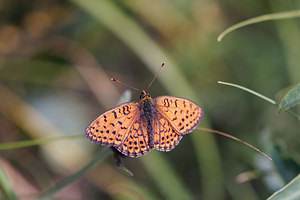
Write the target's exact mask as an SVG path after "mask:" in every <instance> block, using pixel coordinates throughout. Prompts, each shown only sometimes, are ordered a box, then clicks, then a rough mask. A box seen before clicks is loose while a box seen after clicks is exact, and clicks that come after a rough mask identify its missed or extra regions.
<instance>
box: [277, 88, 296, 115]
mask: <svg viewBox="0 0 300 200" xmlns="http://www.w3.org/2000/svg"><path fill="white" fill-rule="evenodd" d="M299 103H300V84H298V85H296V86H295V87H293V88H292V89H291V90H289V91H288V93H286V95H285V96H284V97H283V99H282V100H281V102H280V103H279V112H281V111H283V110H288V109H290V108H291V107H293V106H295V105H297V104H299Z"/></svg>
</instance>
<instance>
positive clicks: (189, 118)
mask: <svg viewBox="0 0 300 200" xmlns="http://www.w3.org/2000/svg"><path fill="white" fill-rule="evenodd" d="M154 101H155V108H156V110H157V111H158V112H159V114H161V115H162V116H163V117H164V118H165V119H166V120H167V121H168V122H169V123H170V125H171V126H172V127H173V129H174V131H175V132H176V133H178V134H179V135H184V134H187V133H190V132H192V131H193V130H194V129H195V128H196V127H197V126H198V124H199V122H200V120H201V118H202V117H203V114H204V112H203V110H202V109H201V108H200V107H199V106H198V105H197V104H196V103H194V102H192V101H190V100H188V99H184V98H180V97H172V96H160V97H157V98H155V99H154Z"/></svg>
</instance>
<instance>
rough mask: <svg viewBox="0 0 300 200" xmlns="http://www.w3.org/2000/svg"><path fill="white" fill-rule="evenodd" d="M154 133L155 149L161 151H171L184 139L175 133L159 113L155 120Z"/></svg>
mask: <svg viewBox="0 0 300 200" xmlns="http://www.w3.org/2000/svg"><path fill="white" fill-rule="evenodd" d="M153 131H154V148H155V149H157V150H160V151H171V150H172V149H174V148H175V146H176V145H177V144H178V143H179V142H180V140H181V138H182V136H181V135H179V134H177V133H176V132H175V130H174V129H173V127H172V126H171V124H170V123H169V121H168V120H167V119H166V118H165V117H163V116H162V115H161V114H159V113H158V114H157V118H156V119H155V120H154V123H153Z"/></svg>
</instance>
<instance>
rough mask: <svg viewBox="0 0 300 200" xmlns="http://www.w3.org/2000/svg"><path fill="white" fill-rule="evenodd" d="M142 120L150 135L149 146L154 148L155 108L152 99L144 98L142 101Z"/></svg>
mask: <svg viewBox="0 0 300 200" xmlns="http://www.w3.org/2000/svg"><path fill="white" fill-rule="evenodd" d="M140 105H141V108H140V109H141V111H142V112H141V119H142V120H144V121H145V122H146V123H145V124H146V125H147V127H146V129H147V133H148V135H149V146H150V148H151V149H153V148H154V134H153V119H154V116H155V109H154V106H153V100H152V98H151V97H150V98H144V99H142V100H141V104H140Z"/></svg>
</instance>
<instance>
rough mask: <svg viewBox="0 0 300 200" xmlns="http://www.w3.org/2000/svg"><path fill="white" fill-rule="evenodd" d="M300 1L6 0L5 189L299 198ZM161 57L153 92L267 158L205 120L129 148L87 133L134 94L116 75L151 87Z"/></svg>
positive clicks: (93, 195) (1, 72)
mask: <svg viewBox="0 0 300 200" xmlns="http://www.w3.org/2000/svg"><path fill="white" fill-rule="evenodd" d="M299 7H300V4H299V3H298V2H296V1H258V0H251V1H250V0H246V1H196V0H188V1H162V0H151V1H141V0H131V1H120V0H115V1H112V0H102V1H99V0H84V1H83V0H70V1H8V0H6V1H2V2H1V3H0V12H1V17H0V199H54V198H57V199H213V200H223V199H226V200H227V199H247V200H256V199H267V198H269V199H271V200H274V199H276V200H277V199H293V198H294V199H299V198H300V197H299V196H300V194H299V189H298V188H299V182H300V181H299V180H300V178H299V176H297V175H298V174H299V172H300V155H299V153H298V152H299V150H300V140H299V134H300V133H299V119H300V117H299V106H297V104H298V103H299V102H300V93H299V88H300V86H299V82H300V68H299V63H300V56H299V54H300V37H299V35H300V27H299V18H298V17H299V16H300V10H299V9H297V8H299ZM221 33H223V34H221ZM164 61H165V62H166V66H165V67H164V68H163V69H162V71H161V72H160V74H159V76H158V79H157V80H156V81H155V82H154V83H153V85H152V86H151V88H150V90H149V92H150V93H151V95H152V97H156V96H160V95H172V96H178V97H185V98H188V99H191V100H192V101H194V102H197V103H198V104H199V105H200V106H201V107H202V108H203V110H204V112H205V115H204V118H203V119H202V121H201V123H200V126H201V127H205V128H211V129H215V130H219V131H222V132H226V133H229V134H231V135H233V136H235V137H238V138H240V139H242V140H244V141H247V142H248V143H250V144H252V145H254V146H256V147H258V148H259V149H261V150H263V151H264V152H266V153H267V154H268V155H269V156H270V157H272V159H273V161H270V160H268V159H267V158H266V157H263V156H262V155H260V154H258V153H257V152H256V151H253V150H251V149H250V148H248V147H246V146H245V145H241V144H240V143H237V142H233V141H231V140H228V139H227V138H224V137H220V136H218V135H215V134H212V133H206V132H203V131H199V130H195V131H193V132H192V133H190V134H188V135H186V136H184V137H183V139H182V141H181V142H180V143H179V145H178V146H177V147H176V148H175V149H174V150H173V151H171V152H167V153H166V152H159V151H152V152H150V153H148V154H147V155H145V156H142V157H141V158H137V159H133V158H124V159H123V158H118V157H114V156H113V155H114V154H112V152H111V151H110V149H108V148H105V147H102V146H100V145H96V144H93V143H91V142H90V141H88V140H87V139H86V138H85V136H84V129H85V127H86V126H87V125H88V124H89V122H90V121H92V120H93V119H95V118H96V117H97V116H98V115H100V114H101V113H103V112H104V111H106V110H108V109H109V108H112V107H114V106H115V105H117V104H118V103H120V102H125V101H136V100H138V99H139V94H138V93H137V92H136V91H131V92H128V91H127V88H125V87H124V86H122V85H120V84H116V83H114V82H112V81H110V78H111V77H114V78H117V79H119V80H121V81H122V82H125V83H127V84H129V85H132V86H135V87H137V88H140V89H145V88H146V87H147V85H148V84H149V82H150V81H151V79H152V78H153V74H155V73H156V72H157V70H158V69H159V66H160V65H161V63H162V62H164ZM218 81H219V83H220V84H219V83H218ZM236 88H238V89H236ZM125 90H126V91H125ZM124 91H125V92H124ZM131 96H132V98H131ZM257 97H258V98H257ZM281 188H283V189H281ZM279 189H281V190H280V191H279V192H276V191H278V190H279ZM275 192H276V193H275ZM272 194H273V195H272Z"/></svg>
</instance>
